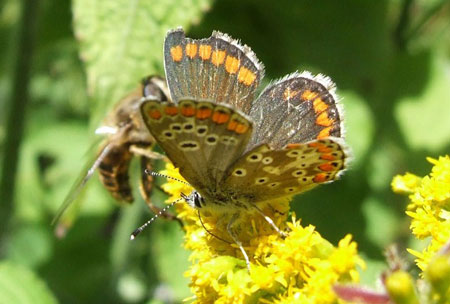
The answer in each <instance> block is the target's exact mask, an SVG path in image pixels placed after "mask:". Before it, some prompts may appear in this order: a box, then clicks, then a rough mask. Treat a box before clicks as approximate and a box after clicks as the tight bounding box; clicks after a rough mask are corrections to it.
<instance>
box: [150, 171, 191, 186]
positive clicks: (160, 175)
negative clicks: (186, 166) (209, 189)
mask: <svg viewBox="0 0 450 304" xmlns="http://www.w3.org/2000/svg"><path fill="white" fill-rule="evenodd" d="M144 172H145V173H146V174H148V175H151V176H159V177H165V178H167V179H171V180H174V181H177V182H180V183H182V184H185V185H187V186H189V187H192V186H191V185H189V183H186V182H185V181H182V180H181V179H178V178H175V177H172V176H169V175H165V174H161V173H158V172H155V171H152V170H148V169H145V170H144Z"/></svg>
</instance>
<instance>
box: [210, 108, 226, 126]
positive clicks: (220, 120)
mask: <svg viewBox="0 0 450 304" xmlns="http://www.w3.org/2000/svg"><path fill="white" fill-rule="evenodd" d="M228 119H230V114H228V113H225V112H223V111H215V112H214V114H213V116H212V121H214V122H215V123H217V124H224V123H226V122H227V121H228Z"/></svg>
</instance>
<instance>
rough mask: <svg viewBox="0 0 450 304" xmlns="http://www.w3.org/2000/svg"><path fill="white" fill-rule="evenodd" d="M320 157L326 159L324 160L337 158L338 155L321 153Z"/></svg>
mask: <svg viewBox="0 0 450 304" xmlns="http://www.w3.org/2000/svg"><path fill="white" fill-rule="evenodd" d="M320 158H321V159H324V160H335V159H336V157H334V156H333V155H331V154H322V155H320Z"/></svg>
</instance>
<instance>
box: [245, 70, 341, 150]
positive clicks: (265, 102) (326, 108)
mask: <svg viewBox="0 0 450 304" xmlns="http://www.w3.org/2000/svg"><path fill="white" fill-rule="evenodd" d="M334 90H335V88H334V83H333V82H331V80H329V79H328V78H326V77H324V76H321V75H319V76H316V77H313V76H312V75H311V74H310V73H307V72H304V73H301V74H298V73H294V74H292V75H290V76H288V77H286V78H284V79H281V80H279V81H277V82H275V83H274V84H272V85H270V86H268V87H267V88H266V89H265V90H264V91H263V93H262V94H261V95H260V96H259V98H258V99H257V100H256V101H255V103H254V104H253V106H252V109H251V111H250V116H251V118H252V119H253V122H254V129H255V132H254V134H253V137H252V139H251V144H250V147H254V146H255V145H257V144H258V143H261V142H264V143H268V144H269V145H270V146H271V147H273V148H278V149H280V148H282V147H284V146H286V145H287V144H291V143H302V142H308V141H311V140H314V139H323V138H327V137H329V136H334V137H340V136H341V135H342V133H343V130H342V126H341V114H340V109H339V105H338V101H337V97H336V95H335V94H334ZM273 113H276V115H274V114H273Z"/></svg>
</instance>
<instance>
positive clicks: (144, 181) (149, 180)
mask: <svg viewBox="0 0 450 304" xmlns="http://www.w3.org/2000/svg"><path fill="white" fill-rule="evenodd" d="M152 169H153V167H152V163H151V159H149V158H146V157H141V172H142V173H141V184H140V186H139V189H140V191H141V195H142V198H143V199H144V201H145V203H146V204H147V206H148V207H149V208H150V210H152V211H153V213H155V214H160V216H161V217H163V218H165V219H168V220H175V221H177V222H178V223H179V224H180V225H181V227H183V223H182V221H181V220H180V219H179V218H178V217H177V216H176V215H174V214H172V213H170V212H168V211H164V212H161V211H162V208H159V207H157V206H155V205H154V204H153V203H152V201H151V194H152V190H153V176H152V175H149V174H147V173H145V170H150V171H151V170H152Z"/></svg>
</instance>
